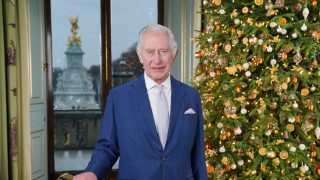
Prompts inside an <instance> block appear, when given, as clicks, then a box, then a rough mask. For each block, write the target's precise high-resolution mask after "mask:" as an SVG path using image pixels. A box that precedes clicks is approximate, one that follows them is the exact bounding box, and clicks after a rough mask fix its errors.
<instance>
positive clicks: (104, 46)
mask: <svg viewBox="0 0 320 180" xmlns="http://www.w3.org/2000/svg"><path fill="white" fill-rule="evenodd" d="M157 1H158V3H157V6H158V24H162V25H163V22H164V0H157ZM110 3H111V1H110V0H100V6H101V7H100V8H101V9H100V13H101V16H100V17H101V19H100V26H101V31H100V32H101V81H102V86H101V87H102V88H101V103H102V108H101V110H102V111H104V109H105V103H106V98H107V96H108V92H109V90H110V89H111V88H112V74H111V73H112V59H111V9H110V6H111V5H110ZM44 6H45V7H44V8H45V32H46V33H45V41H46V43H45V44H46V47H45V48H46V59H47V65H48V71H47V89H48V92H47V102H48V105H47V108H48V111H47V113H48V124H47V128H48V130H47V132H48V136H47V137H48V139H47V142H48V146H47V147H48V177H49V179H50V180H51V179H52V180H55V179H57V178H58V177H59V176H60V175H61V174H62V173H64V172H58V171H55V164H54V163H55V160H54V114H53V112H54V110H53V103H54V101H53V97H54V96H53V93H54V92H53V84H52V82H53V81H52V80H53V76H52V75H53V74H52V73H53V66H52V31H51V28H52V26H51V0H48V1H44ZM68 173H70V174H78V173H80V172H79V171H69V172H68ZM116 175H117V170H112V171H110V173H109V175H108V177H109V178H110V179H115V178H116Z"/></svg>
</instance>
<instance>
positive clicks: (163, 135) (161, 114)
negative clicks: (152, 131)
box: [156, 85, 169, 149]
mask: <svg viewBox="0 0 320 180" xmlns="http://www.w3.org/2000/svg"><path fill="white" fill-rule="evenodd" d="M156 87H157V89H158V90H159V92H158V94H157V116H158V120H157V121H158V122H157V124H158V126H157V130H158V134H159V138H160V141H161V145H162V148H163V149H164V148H165V146H166V141H167V135H168V128H169V108H168V102H167V99H166V96H165V94H164V91H163V90H164V86H162V85H157V86H156Z"/></svg>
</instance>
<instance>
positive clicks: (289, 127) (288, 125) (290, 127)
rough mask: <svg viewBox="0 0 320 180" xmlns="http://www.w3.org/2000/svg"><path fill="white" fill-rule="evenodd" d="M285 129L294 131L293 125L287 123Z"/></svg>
mask: <svg viewBox="0 0 320 180" xmlns="http://www.w3.org/2000/svg"><path fill="white" fill-rule="evenodd" d="M286 127H287V130H288V131H289V132H292V131H294V125H293V124H287V126H286Z"/></svg>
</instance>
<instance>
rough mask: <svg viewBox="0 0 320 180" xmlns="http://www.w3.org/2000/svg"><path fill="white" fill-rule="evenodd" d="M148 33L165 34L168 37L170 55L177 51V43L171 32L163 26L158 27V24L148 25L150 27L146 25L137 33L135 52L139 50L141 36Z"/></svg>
mask: <svg viewBox="0 0 320 180" xmlns="http://www.w3.org/2000/svg"><path fill="white" fill-rule="evenodd" d="M150 31H161V32H164V33H166V34H167V35H168V37H169V41H170V48H171V51H172V54H173V55H174V54H175V53H176V52H177V50H178V46H177V42H176V41H175V39H174V36H173V34H172V32H171V30H170V29H169V28H167V27H165V26H162V25H160V24H150V25H147V26H145V27H144V28H142V29H141V31H140V32H139V40H138V45H137V51H139V50H140V48H141V43H142V39H143V35H144V34H145V33H147V32H150Z"/></svg>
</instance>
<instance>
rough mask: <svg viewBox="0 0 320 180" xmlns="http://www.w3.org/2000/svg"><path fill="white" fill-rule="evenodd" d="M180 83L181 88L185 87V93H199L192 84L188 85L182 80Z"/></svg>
mask: <svg viewBox="0 0 320 180" xmlns="http://www.w3.org/2000/svg"><path fill="white" fill-rule="evenodd" d="M180 83H181V87H182V88H183V89H185V91H186V92H187V93H191V94H196V95H199V92H198V91H197V90H196V89H195V88H194V87H192V86H190V85H188V84H185V83H183V82H180Z"/></svg>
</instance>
